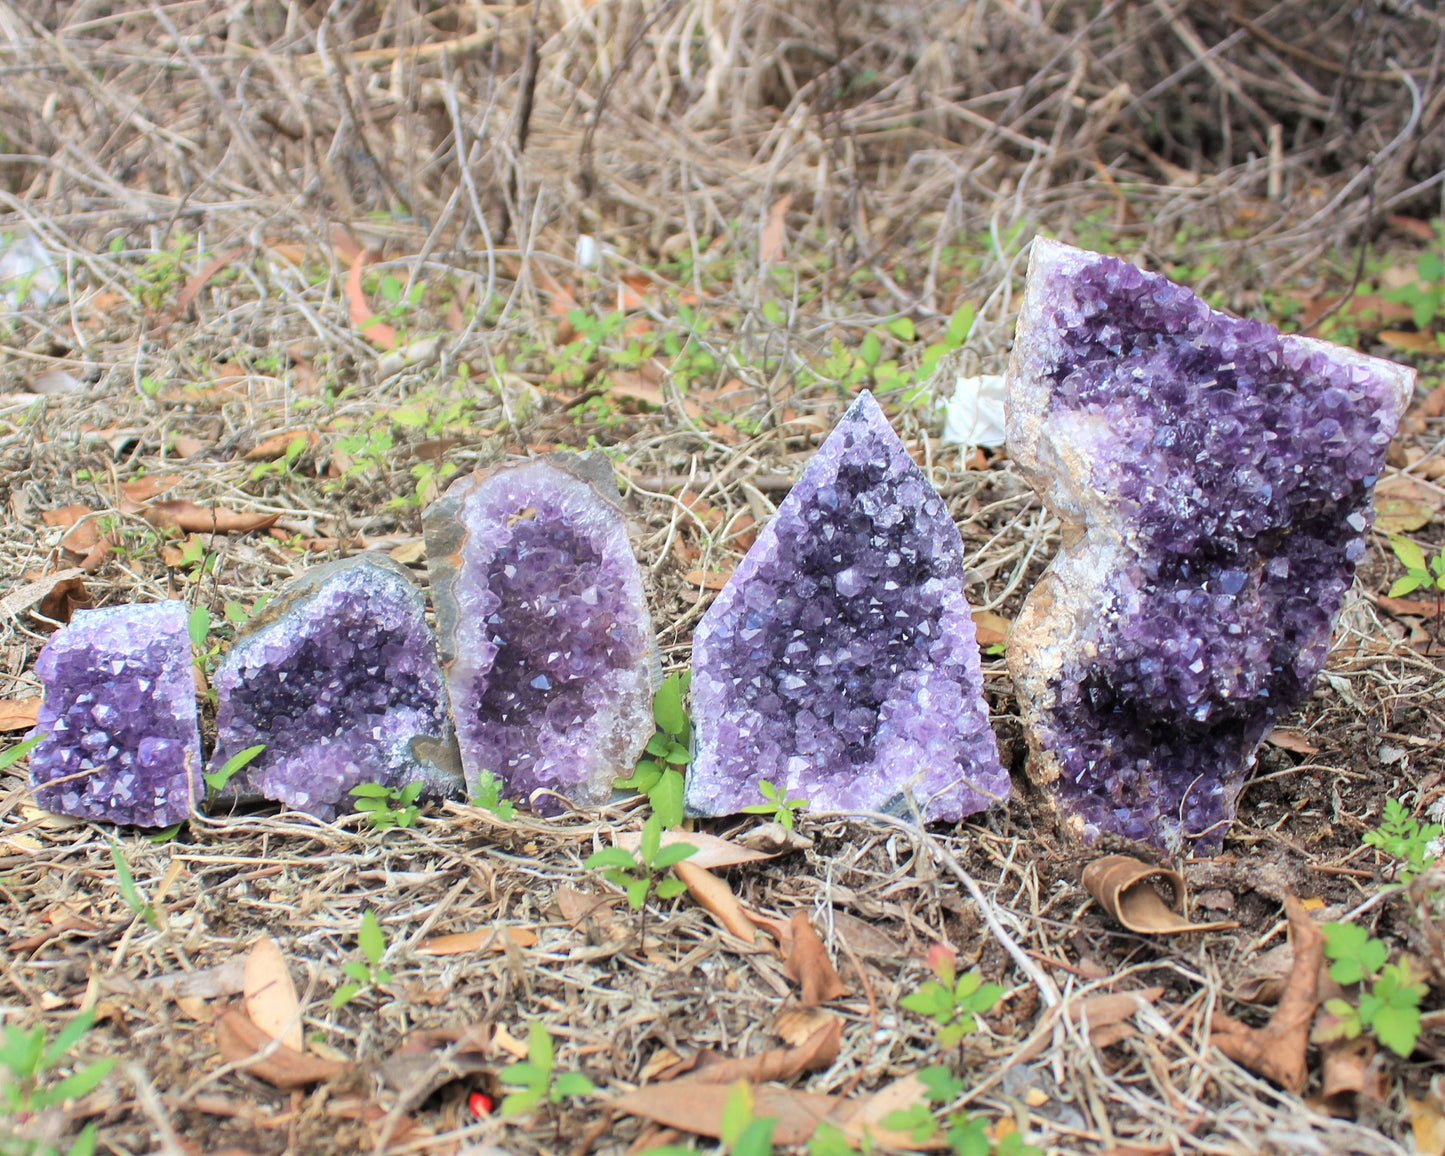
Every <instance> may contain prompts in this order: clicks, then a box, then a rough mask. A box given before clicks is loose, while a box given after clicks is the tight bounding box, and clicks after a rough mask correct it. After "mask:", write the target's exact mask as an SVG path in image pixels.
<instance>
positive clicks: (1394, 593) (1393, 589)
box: [1390, 574, 1426, 598]
mask: <svg viewBox="0 0 1445 1156" xmlns="http://www.w3.org/2000/svg"><path fill="white" fill-rule="evenodd" d="M1425 581H1426V579H1424V578H1422V577H1421V576H1420V575H1419V574H1406V575H1405V576H1404V577H1403V578H1396V579H1395V581H1394V583H1393V584H1392V585H1391V586H1390V597H1391V598H1398V597H1400V595H1402V594H1408V593H1410V591H1412V590H1418V589H1419V588H1420V587H1421V586H1423V585H1424V584H1425Z"/></svg>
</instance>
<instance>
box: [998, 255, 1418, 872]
mask: <svg viewBox="0 0 1445 1156" xmlns="http://www.w3.org/2000/svg"><path fill="white" fill-rule="evenodd" d="M1413 385H1414V371H1413V370H1411V369H1408V368H1406V367H1404V366H1400V365H1395V364H1393V363H1391V362H1388V361H1383V360H1380V359H1378V358H1373V357H1367V356H1365V355H1363V354H1360V353H1356V352H1355V351H1353V350H1349V349H1342V348H1339V347H1337V346H1333V345H1329V344H1327V343H1326V342H1322V341H1315V340H1311V339H1309V338H1304V337H1294V336H1281V334H1280V333H1279V332H1278V331H1276V330H1275V329H1273V328H1271V327H1270V326H1268V325H1266V324H1264V323H1263V322H1259V321H1245V320H1240V319H1238V318H1233V317H1228V316H1225V315H1224V314H1222V313H1217V312H1214V311H1213V310H1211V309H1210V308H1209V306H1207V305H1206V304H1205V303H1204V302H1203V301H1201V300H1199V298H1198V297H1196V296H1195V295H1194V294H1193V293H1191V292H1190V291H1189V290H1188V289H1184V288H1182V287H1180V286H1178V285H1174V284H1171V283H1170V282H1169V281H1167V280H1166V279H1165V278H1164V277H1162V276H1159V275H1158V274H1152V273H1144V272H1141V271H1140V270H1139V269H1137V268H1135V267H1134V266H1133V265H1130V264H1128V263H1126V262H1123V261H1120V260H1117V259H1115V258H1113V257H1102V256H1099V255H1098V254H1095V253H1086V252H1083V251H1081V250H1078V249H1074V248H1071V247H1070V246H1067V245H1061V244H1059V243H1058V242H1055V241H1047V240H1043V239H1038V240H1035V241H1034V248H1033V254H1032V257H1031V260H1030V262H1029V279H1028V288H1027V291H1026V293H1025V297H1024V302H1023V310H1022V313H1021V315H1020V317H1019V323H1018V334H1017V337H1016V339H1015V343H1014V351H1013V360H1012V362H1011V364H1010V367H1009V379H1008V439H1009V441H1008V444H1009V450H1010V453H1011V454H1012V455H1013V458H1014V460H1015V461H1017V462H1018V464H1019V466H1020V468H1021V469H1022V470H1023V471H1024V472H1025V473H1026V474H1027V475H1028V476H1029V478H1030V480H1031V481H1033V483H1034V485H1035V486H1036V487H1037V488H1038V490H1039V492H1040V493H1041V494H1043V496H1044V500H1045V502H1046V503H1047V504H1048V505H1049V507H1050V508H1051V509H1052V510H1053V511H1054V512H1055V513H1057V514H1058V515H1059V516H1060V517H1061V518H1062V519H1063V520H1064V521H1065V522H1067V523H1071V524H1072V525H1073V526H1074V527H1077V528H1078V529H1077V530H1076V531H1070V532H1066V533H1065V535H1064V543H1065V545H1064V546H1063V548H1062V549H1061V550H1060V552H1059V555H1058V557H1057V558H1056V559H1055V560H1054V562H1053V564H1052V566H1051V567H1050V568H1049V570H1048V572H1047V573H1046V574H1045V575H1044V577H1043V579H1042V580H1041V581H1040V582H1039V584H1038V586H1037V587H1036V588H1035V589H1034V591H1033V593H1032V594H1030V596H1029V599H1028V601H1027V602H1026V603H1025V605H1024V608H1023V611H1022V613H1021V614H1020V616H1019V619H1018V621H1017V622H1016V623H1015V626H1014V630H1013V634H1012V636H1011V638H1010V642H1009V670H1010V672H1011V673H1012V675H1013V678H1014V682H1015V685H1016V686H1017V688H1018V691H1019V697H1020V700H1021V703H1022V706H1023V711H1024V721H1025V723H1026V726H1027V728H1028V731H1029V741H1030V746H1031V748H1032V753H1033V757H1032V759H1031V760H1030V765H1031V770H1032V771H1033V773H1034V775H1035V776H1036V777H1037V778H1039V779H1040V780H1041V781H1045V782H1053V783H1054V791H1055V796H1056V798H1057V800H1058V804H1059V807H1060V809H1061V812H1062V815H1063V817H1064V819H1065V821H1066V823H1067V824H1068V825H1069V826H1070V827H1071V828H1072V829H1074V830H1075V831H1076V832H1078V833H1079V834H1081V835H1082V836H1083V837H1085V838H1086V839H1092V838H1094V837H1096V836H1097V835H1099V834H1100V833H1103V832H1110V833H1114V834H1119V835H1124V836H1126V837H1128V838H1131V839H1141V840H1149V841H1152V842H1155V843H1158V844H1160V845H1162V846H1165V847H1167V848H1169V849H1171V850H1176V851H1178V850H1197V851H1204V852H1213V851H1217V850H1218V849H1219V848H1220V846H1221V844H1222V842H1223V839H1224V834H1225V831H1226V830H1227V828H1228V826H1229V824H1230V822H1231V820H1232V819H1233V817H1234V803H1235V799H1236V797H1237V796H1238V794H1239V791H1240V788H1241V787H1242V786H1243V783H1244V773H1245V771H1246V769H1247V768H1248V767H1249V766H1250V765H1251V764H1252V763H1253V760H1254V752H1255V750H1256V749H1257V748H1258V746H1259V744H1260V741H1261V740H1262V739H1263V738H1264V736H1265V734H1266V733H1267V732H1268V730H1269V728H1270V727H1271V726H1272V725H1273V724H1274V722H1275V720H1276V719H1277V718H1278V717H1279V716H1280V714H1281V713H1282V712H1285V711H1288V710H1290V709H1291V708H1292V707H1294V706H1295V705H1296V704H1297V703H1299V702H1300V701H1301V700H1302V699H1303V698H1304V697H1305V695H1306V694H1307V693H1308V692H1309V688H1310V684H1311V682H1312V681H1313V679H1314V677H1315V675H1316V674H1318V673H1319V670H1320V668H1321V667H1322V666H1323V665H1324V661H1325V655H1326V651H1327V650H1328V647H1329V641H1330V632H1331V630H1332V629H1333V626H1334V621H1335V617H1336V615H1337V614H1338V613H1339V609H1340V604H1341V601H1342V599H1343V598H1344V595H1345V592H1346V590H1348V589H1349V586H1350V582H1351V581H1352V579H1353V576H1354V571H1355V563H1356V562H1357V561H1358V560H1359V559H1360V558H1361V557H1362V556H1363V555H1364V552H1365V535H1366V532H1367V531H1368V529H1369V526H1370V520H1371V506H1370V496H1371V492H1372V491H1373V488H1374V484H1375V479H1376V477H1377V476H1378V474H1379V472H1380V469H1381V466H1382V465H1383V462H1384V457H1385V450H1386V448H1387V447H1388V445H1389V442H1390V438H1391V437H1392V436H1394V433H1395V428H1396V425H1397V424H1398V422H1399V419H1400V415H1401V414H1402V413H1403V412H1404V409H1405V406H1406V404H1407V403H1408V401H1409V398H1410V396H1411V393H1412V391H1413Z"/></svg>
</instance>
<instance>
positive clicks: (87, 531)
mask: <svg viewBox="0 0 1445 1156" xmlns="http://www.w3.org/2000/svg"><path fill="white" fill-rule="evenodd" d="M40 520H41V521H43V522H44V523H45V524H46V525H47V526H63V527H64V528H65V529H67V530H69V531H70V532H69V533H68V534H66V535H65V537H63V538H61V539H60V547H61V549H63V550H69V551H70V552H71V553H72V554H84V553H85V552H86V551H87V550H89V549H90V548H91V547H92V546H94V545H95V544H96V543H97V542H98V541H100V527H99V526H97V525H96V524H95V511H94V510H92V509H91V508H90V507H89V506H81V505H76V504H72V505H69V506H61V507H60V508H59V509H56V510H45V511H43V512H42V513H41V515H40Z"/></svg>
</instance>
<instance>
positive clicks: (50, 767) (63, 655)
mask: <svg viewBox="0 0 1445 1156" xmlns="http://www.w3.org/2000/svg"><path fill="white" fill-rule="evenodd" d="M187 617H188V616H187V614H186V608H185V607H184V606H182V605H181V604H180V603H179V602H149V603H145V604H143V605H136V606H111V607H107V608H106V609H104V610H81V611H79V612H77V613H76V615H75V618H74V620H73V621H72V622H71V623H70V625H69V626H67V627H65V628H64V629H63V630H60V631H58V632H57V633H56V634H55V636H54V637H53V638H51V639H50V641H49V642H47V643H46V644H45V647H44V649H42V650H41V652H40V656H39V657H38V658H37V659H36V660H35V673H36V674H37V675H39V676H40V681H41V683H42V684H44V687H45V700H44V702H43V703H42V704H41V707H40V711H39V714H38V715H37V717H36V720H35V730H34V731H33V732H32V734H39V735H43V736H44V737H43V738H42V739H41V740H40V742H39V744H38V745H37V746H36V747H35V749H34V750H33V751H31V753H30V784H31V786H32V787H33V788H34V789H35V800H36V802H37V803H39V804H40V806H42V807H44V808H45V809H46V810H48V811H55V812H57V813H58V814H62V815H73V816H75V817H76V818H79V819H103V820H106V821H107V822H111V823H128V824H134V825H135V826H137V827H168V826H170V825H171V824H172V823H179V822H180V821H181V820H183V819H184V818H186V816H187V815H189V814H190V812H191V808H192V801H193V800H195V799H199V798H200V797H201V774H200V771H201V735H200V731H199V729H198V728H197V724H196V684H195V681H194V677H193V675H192V673H191V644H190V640H189V639H188V637H187V635H186V619H187Z"/></svg>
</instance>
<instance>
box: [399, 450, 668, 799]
mask: <svg viewBox="0 0 1445 1156" xmlns="http://www.w3.org/2000/svg"><path fill="white" fill-rule="evenodd" d="M509 485H510V486H512V487H518V486H526V485H532V486H539V487H542V488H543V489H546V490H547V491H548V497H547V500H548V501H553V500H555V501H556V502H558V503H560V504H561V505H567V504H569V503H570V504H571V508H573V509H574V512H576V513H579V514H583V513H585V514H586V516H588V517H591V518H593V519H595V520H596V522H597V525H596V526H594V527H593V528H592V530H591V531H589V533H591V534H592V535H593V537H594V538H595V541H593V540H592V539H591V538H589V539H588V541H589V542H590V543H591V544H592V545H594V546H597V548H598V552H599V557H601V558H603V559H604V562H605V563H606V564H615V565H616V566H617V567H618V568H619V570H620V572H621V578H622V583H623V587H624V589H623V590H622V591H621V592H620V594H621V596H623V597H624V600H625V601H630V609H628V615H629V616H630V617H631V618H632V620H633V629H634V630H636V631H638V632H640V645H639V657H638V659H637V661H636V662H635V663H634V664H632V665H633V666H635V668H636V676H635V677H634V676H632V675H627V674H625V673H621V674H618V675H617V678H616V679H613V680H612V681H613V682H616V683H618V684H619V686H620V689H619V693H620V694H621V698H622V700H623V703H624V705H623V706H622V708H621V709H620V710H614V711H613V714H614V716H615V718H614V722H615V723H616V724H617V725H616V726H615V727H613V729H612V730H610V731H607V733H602V731H603V730H604V729H605V728H602V727H601V724H598V726H597V727H595V728H592V729H593V730H594V731H595V732H596V733H594V740H595V741H594V742H593V743H592V745H590V746H588V747H587V750H588V752H589V753H588V754H587V756H586V758H584V759H582V760H581V761H580V763H579V765H581V766H582V767H583V773H582V774H581V775H580V776H579V777H578V778H576V779H575V780H569V781H567V782H564V783H555V784H544V783H539V784H536V785H534V786H532V787H531V788H530V789H526V788H523V789H521V790H519V788H518V787H517V785H516V783H517V782H518V781H520V780H518V779H517V778H516V777H515V776H511V775H509V774H508V773H507V771H506V769H504V768H499V767H490V766H483V765H482V762H483V759H482V757H481V754H480V753H479V752H478V751H474V749H473V748H474V747H475V746H476V744H477V743H478V742H479V741H480V737H481V736H482V735H483V732H482V731H480V730H479V729H478V728H479V727H480V725H481V724H480V720H479V721H478V722H477V723H476V724H473V723H472V722H471V720H470V719H469V718H468V714H469V712H471V711H473V710H476V711H480V710H481V709H482V704H483V703H484V702H485V701H487V697H488V694H489V693H490V689H491V688H490V682H489V680H488V679H487V676H488V674H490V672H491V669H492V668H491V666H490V665H489V664H490V662H491V661H493V660H494V659H495V656H496V653H497V651H496V649H495V648H492V656H491V658H489V659H487V660H486V662H487V663H488V665H487V666H486V667H485V669H483V668H481V667H480V666H479V667H478V668H477V669H475V670H473V669H470V667H469V664H470V663H472V662H474V661H475V660H474V659H472V658H471V657H470V652H469V649H468V647H467V646H466V645H464V644H463V641H462V640H463V639H464V638H465V637H466V635H467V632H468V630H469V628H470V627H471V619H470V617H469V615H468V613H467V611H466V610H465V608H464V607H463V605H462V602H463V596H462V595H461V594H459V589H460V586H461V584H462V583H463V582H464V581H466V580H467V578H466V568H467V555H468V551H469V549H471V548H472V544H473V536H474V533H475V532H476V530H477V527H476V526H473V525H469V524H467V520H466V519H467V518H468V516H469V511H472V510H473V507H476V512H477V514H478V516H480V513H481V509H482V506H483V505H485V503H487V502H490V501H493V500H495V499H497V497H498V494H499V492H500V491H499V490H497V488H498V487H507V486H509ZM494 491H495V492H494ZM537 493H538V494H540V493H541V490H540V489H539V490H538V491H537ZM537 504H545V503H542V502H540V501H539V502H538V503H537ZM583 507H585V510H584V509H583ZM536 517H537V513H536V510H535V508H534V506H533V505H532V504H530V503H525V502H524V503H523V504H522V505H520V506H519V507H518V508H517V509H516V510H514V511H512V512H511V513H510V514H509V515H508V516H507V517H506V518H505V522H506V529H511V528H512V526H514V525H516V524H517V523H519V522H520V521H524V520H532V519H534V518H536ZM490 525H491V526H492V528H493V529H495V528H496V523H495V522H493V523H491V524H490ZM423 532H424V534H425V537H426V543H427V568H428V571H429V573H430V576H431V590H432V605H433V608H434V610H435V614H436V621H437V640H438V648H439V651H440V655H441V662H442V668H443V671H444V673H445V675H446V687H447V694H448V697H449V699H450V701H451V704H452V711H453V715H454V718H455V719H456V723H457V728H456V729H457V737H458V744H459V755H460V761H461V765H462V768H463V773H464V776H465V778H466V782H467V784H468V787H469V788H470V789H476V787H477V784H478V781H479V779H480V776H481V775H482V773H483V772H490V773H492V774H493V775H495V776H496V777H497V779H498V780H499V781H500V783H501V784H502V789H503V794H504V796H505V795H511V796H513V797H520V795H521V794H524V793H525V794H527V795H529V796H533V795H535V796H536V797H535V798H532V799H530V800H524V801H530V802H531V803H532V805H533V806H535V807H536V808H537V809H538V810H539V811H541V812H542V813H556V812H557V811H558V810H559V809H560V804H559V803H558V801H557V799H556V798H553V797H552V795H553V794H555V795H558V796H560V797H561V798H564V799H566V800H567V801H568V802H569V803H571V804H573V805H577V806H601V805H605V804H606V803H607V802H609V801H610V800H611V798H612V797H613V790H612V780H613V779H614V778H617V777H625V776H627V775H630V774H631V773H632V770H633V766H634V764H635V763H636V760H637V758H638V757H639V756H640V754H641V751H642V748H643V747H644V746H645V745H646V743H647V741H648V739H650V738H651V737H652V733H653V730H654V723H653V719H652V713H651V708H652V696H653V694H655V693H656V691H657V688H658V687H659V686H660V685H661V683H662V662H661V655H660V651H659V649H658V646H657V639H656V635H655V633H654V631H653V628H652V619H651V614H650V612H649V610H648V607H647V602H646V598H645V595H644V594H643V590H642V583H641V577H640V572H639V571H638V567H637V561H636V557H635V555H634V554H633V551H632V546H631V542H630V539H629V536H628V533H627V524H626V520H625V516H624V511H623V506H622V500H621V495H620V493H619V491H618V488H617V481H616V476H615V474H614V472H613V469H612V463H611V461H610V460H609V459H608V458H607V456H606V455H605V454H603V453H601V452H599V451H588V452H586V453H582V454H574V453H568V452H565V451H559V452H556V453H551V454H547V455H545V456H543V457H538V458H529V459H525V460H519V461H509V462H502V463H498V464H496V465H494V466H490V467H488V468H484V469H481V470H477V471H476V472H474V473H472V474H469V475H467V476H465V477H462V478H459V479H457V480H456V482H455V483H454V484H453V485H452V486H451V487H449V488H448V490H447V491H446V493H444V494H443V495H442V496H441V497H440V498H438V499H437V500H436V501H435V502H433V503H432V504H431V506H429V507H428V508H427V510H426V512H425V514H424V515H423ZM584 537H585V535H584ZM512 540H513V536H511V535H505V534H504V535H503V536H502V539H499V540H498V542H497V543H495V544H494V545H495V546H496V548H497V549H505V548H507V547H508V546H509V544H510V543H511V541H512ZM487 548H488V547H487V546H485V545H482V546H479V547H478V549H483V550H485V549H487ZM488 557H489V558H495V552H494V553H493V554H491V555H489V556H488ZM629 575H630V578H629V577H628V576H629ZM629 582H630V583H631V585H630V586H629ZM477 629H478V630H480V626H478V627H477ZM622 670H623V668H621V667H614V668H610V669H609V670H608V671H604V672H603V678H604V679H605V678H608V677H609V675H610V674H611V673H615V672H618V671H622ZM478 679H480V680H482V681H483V682H485V683H487V689H486V690H483V691H482V692H480V694H478V692H477V691H476V682H477V680H478ZM463 683H466V684H467V685H465V686H464V685H462V684H463ZM634 683H635V685H634ZM533 685H535V683H533ZM624 714H625V715H627V716H628V717H629V718H630V720H631V721H630V723H627V724H626V725H624V723H623V717H622V716H623V715H624ZM491 725H496V724H491ZM618 728H620V729H618ZM491 733H495V732H491ZM537 733H538V734H539V735H540V734H541V731H540V730H539V731H538V732H537ZM571 733H578V734H579V741H582V740H581V738H580V732H575V728H574V732H571ZM547 734H548V736H551V737H550V739H549V741H548V742H546V743H544V744H543V745H545V746H547V748H548V751H549V752H551V753H555V752H553V751H552V748H554V747H557V746H558V744H561V743H564V742H565V741H566V739H565V738H564V737H561V736H562V734H563V732H557V731H552V730H549V731H548V732H547ZM468 735H472V736H473V738H472V739H469V738H468ZM609 752H610V753H609ZM551 753H549V754H547V755H546V757H548V758H550V757H551ZM549 766H550V764H549ZM524 777H525V776H524Z"/></svg>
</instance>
